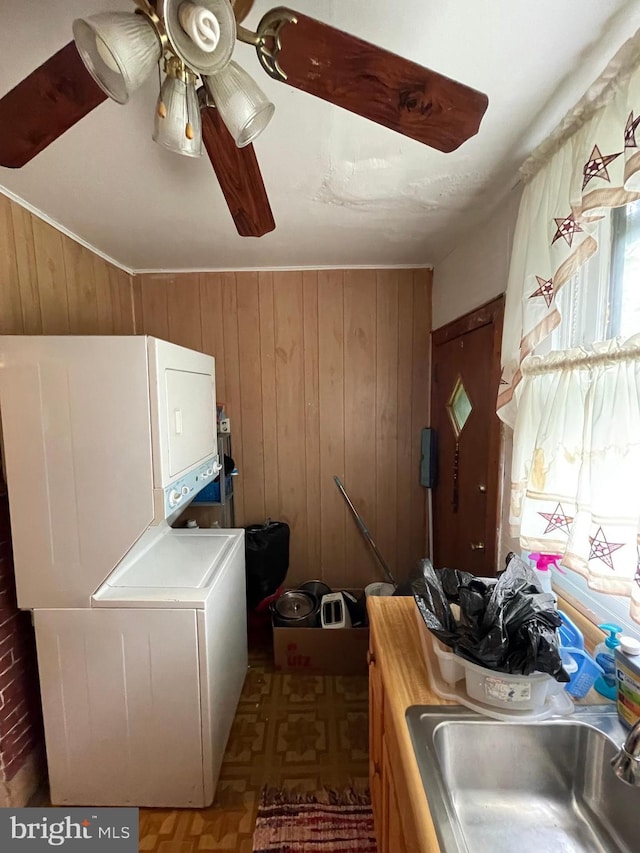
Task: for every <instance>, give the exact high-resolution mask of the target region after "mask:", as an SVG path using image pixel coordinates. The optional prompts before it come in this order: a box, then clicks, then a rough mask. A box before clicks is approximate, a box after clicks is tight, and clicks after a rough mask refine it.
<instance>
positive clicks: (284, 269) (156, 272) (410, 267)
mask: <svg viewBox="0 0 640 853" xmlns="http://www.w3.org/2000/svg"><path fill="white" fill-rule="evenodd" d="M320 270H433V264H324V265H322V266H317V267H314V266H298V267H233V268H231V269H230V268H229V267H208V268H206V269H197V268H196V269H175V270H172V269H160V270H147V269H140V270H133V275H186V274H189V273H191V274H194V275H195V274H197V273H207V272H318V271H320Z"/></svg>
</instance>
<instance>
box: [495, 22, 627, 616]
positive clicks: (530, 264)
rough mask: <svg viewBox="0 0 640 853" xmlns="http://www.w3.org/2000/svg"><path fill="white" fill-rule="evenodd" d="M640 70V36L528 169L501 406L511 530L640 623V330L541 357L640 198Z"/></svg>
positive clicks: (509, 292)
mask: <svg viewBox="0 0 640 853" xmlns="http://www.w3.org/2000/svg"><path fill="white" fill-rule="evenodd" d="M639 63H640V33H639V34H636V36H634V38H633V39H630V40H629V42H627V44H626V45H624V46H623V48H622V49H621V50H620V51H619V52H618V54H617V55H616V57H614V59H613V60H612V62H611V63H610V65H609V66H608V68H607V69H606V70H605V73H604V74H603V75H602V77H601V78H600V79H599V80H598V81H596V83H595V84H594V86H593V87H592V89H591V90H590V91H589V92H588V93H587V94H586V95H585V98H583V99H582V101H581V102H580V103H579V104H578V105H576V107H575V109H574V110H572V112H571V113H570V114H569V115H568V116H567V117H566V118H565V120H564V121H563V123H562V124H561V125H560V127H559V128H558V129H557V130H556V132H555V133H554V134H552V136H551V137H550V138H549V139H548V140H547V141H546V142H545V143H543V145H541V146H540V148H539V149H538V150H537V151H536V152H534V154H533V155H532V157H531V158H529V160H528V161H527V162H526V163H525V164H524V166H523V168H522V169H521V174H522V177H523V180H524V181H525V184H526V185H525V188H524V191H523V195H522V201H521V205H520V210H519V213H518V221H517V223H516V229H515V234H514V244H513V250H512V258H511V266H510V271H509V282H508V287H507V297H506V304H505V319H504V332H503V340H502V376H501V380H500V388H499V392H498V405H497V411H498V415H499V416H500V417H501V418H502V420H503V421H504V422H505V423H507V424H509V425H510V426H512V427H514V435H513V466H512V478H511V479H512V482H511V495H510V505H509V509H510V513H509V517H510V527H511V534H512V535H513V536H514V537H519V539H520V544H521V546H522V547H523V548H526V549H530V550H532V551H542V552H546V553H559V554H562V555H563V563H564V565H565V566H567V567H568V568H570V569H573V570H574V571H576V572H579V573H580V574H582V575H584V576H585V577H586V578H587V581H588V584H589V586H590V587H591V588H592V589H595V590H598V591H600V592H604V593H609V594H613V595H623V596H627V597H628V598H629V599H630V600H631V615H632V617H633V618H634V619H635V620H636V621H638V622H640V569H639V562H640V557H639V550H638V541H639V540H638V534H639V523H640V335H636V336H635V337H633V338H631V339H629V340H628V341H626V342H624V343H623V342H621V341H619V340H614V341H607V342H604V343H600V344H594V345H593V347H592V348H590V349H578V350H570V351H568V352H563V353H552V354H551V355H549V356H546V357H544V358H542V357H539V356H534V355H532V353H533V352H534V349H535V348H536V347H537V346H538V344H540V343H541V342H542V341H543V340H544V339H545V338H546V337H547V336H548V335H549V334H550V333H551V331H552V330H553V329H554V328H555V327H556V326H558V325H559V323H560V322H561V317H560V313H559V311H558V308H557V305H556V297H557V295H558V293H559V291H560V290H561V288H562V287H563V286H564V285H565V284H566V283H567V282H568V281H569V280H570V279H571V278H572V277H573V276H574V274H575V273H576V272H577V271H578V270H579V269H580V267H581V266H582V264H584V263H585V261H587V260H588V258H590V257H591V256H592V255H593V254H594V253H595V252H596V251H597V248H598V242H597V225H598V222H599V220H600V219H602V217H603V216H606V215H609V212H610V210H611V208H613V207H619V206H622V205H626V204H629V203H631V202H633V201H636V200H637V199H639V198H640V68H639ZM638 286H639V287H640V282H639V283H638Z"/></svg>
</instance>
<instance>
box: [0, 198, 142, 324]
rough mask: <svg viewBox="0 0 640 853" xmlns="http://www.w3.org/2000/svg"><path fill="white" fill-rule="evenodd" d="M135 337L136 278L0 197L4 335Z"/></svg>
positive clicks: (1, 321)
mask: <svg viewBox="0 0 640 853" xmlns="http://www.w3.org/2000/svg"><path fill="white" fill-rule="evenodd" d="M133 331H134V326H133V305H132V291H131V276H129V275H128V274H127V273H125V272H123V271H122V270H120V269H118V268H117V267H114V266H113V265H112V264H109V263H107V261H104V260H103V259H102V258H100V257H99V256H98V255H96V254H94V253H93V252H91V251H90V250H89V249H85V248H84V246H81V245H80V244H79V243H76V242H75V240H72V239H71V238H69V237H66V236H65V235H64V234H62V233H61V232H60V231H57V230H56V229H55V228H53V227H52V226H51V225H48V224H47V223H46V222H43V221H42V220H41V219H39V218H38V217H37V216H33V215H32V214H31V213H29V211H28V210H25V208H23V207H21V206H20V205H18V204H15V203H14V202H12V201H10V200H9V199H8V198H7V197H6V196H3V195H0V334H3V335H7V334H10V335H13V334H17V335H40V334H44V335H70V334H71V335H130V334H132V333H133Z"/></svg>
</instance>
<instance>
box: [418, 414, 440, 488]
mask: <svg viewBox="0 0 640 853" xmlns="http://www.w3.org/2000/svg"><path fill="white" fill-rule="evenodd" d="M437 480H438V436H437V433H436V431H435V429H432V428H431V427H425V428H424V429H423V430H422V432H421V434H420V485H421V486H424V487H425V489H433V488H435V486H436V483H437Z"/></svg>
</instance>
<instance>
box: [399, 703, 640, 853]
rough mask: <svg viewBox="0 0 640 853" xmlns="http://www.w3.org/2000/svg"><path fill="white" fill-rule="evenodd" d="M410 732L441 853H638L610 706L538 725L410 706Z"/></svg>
mask: <svg viewBox="0 0 640 853" xmlns="http://www.w3.org/2000/svg"><path fill="white" fill-rule="evenodd" d="M406 717H407V724H408V726H409V731H410V732H411V738H412V740H413V746H414V750H415V753H416V758H417V760H418V765H419V767H420V774H421V776H422V783H423V785H424V789H425V792H426V794H427V797H428V800H429V808H430V811H431V816H432V818H433V822H434V825H435V829H436V833H437V835H438V840H439V842H440V849H441V851H442V853H463V851H464V853H485V851H486V853H534V851H535V853H583V851H589V853H618V851H619V853H640V822H639V819H640V788H632V787H630V786H628V785H625V784H624V783H623V782H621V781H620V780H619V779H618V778H617V777H616V776H615V774H614V772H613V769H612V768H611V766H610V761H611V758H612V757H613V756H614V754H615V753H616V751H617V748H618V747H619V746H620V744H621V743H622V742H623V741H624V739H625V736H626V734H627V732H626V730H625V729H624V728H623V727H622V726H621V724H620V723H619V721H618V719H617V715H616V713H615V708H614V707H613V706H591V707H581V708H578V709H577V711H576V713H575V714H574V715H572V716H571V717H565V718H558V719H551V720H545V721H544V722H537V723H520V722H518V723H512V722H498V721H495V720H491V719H489V718H487V717H483V716H480V715H478V714H475V713H473V712H472V711H468V710H467V709H466V708H460V707H451V708H446V707H443V706H441V705H440V706H414V707H412V708H409V709H408V710H407V715H406Z"/></svg>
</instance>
